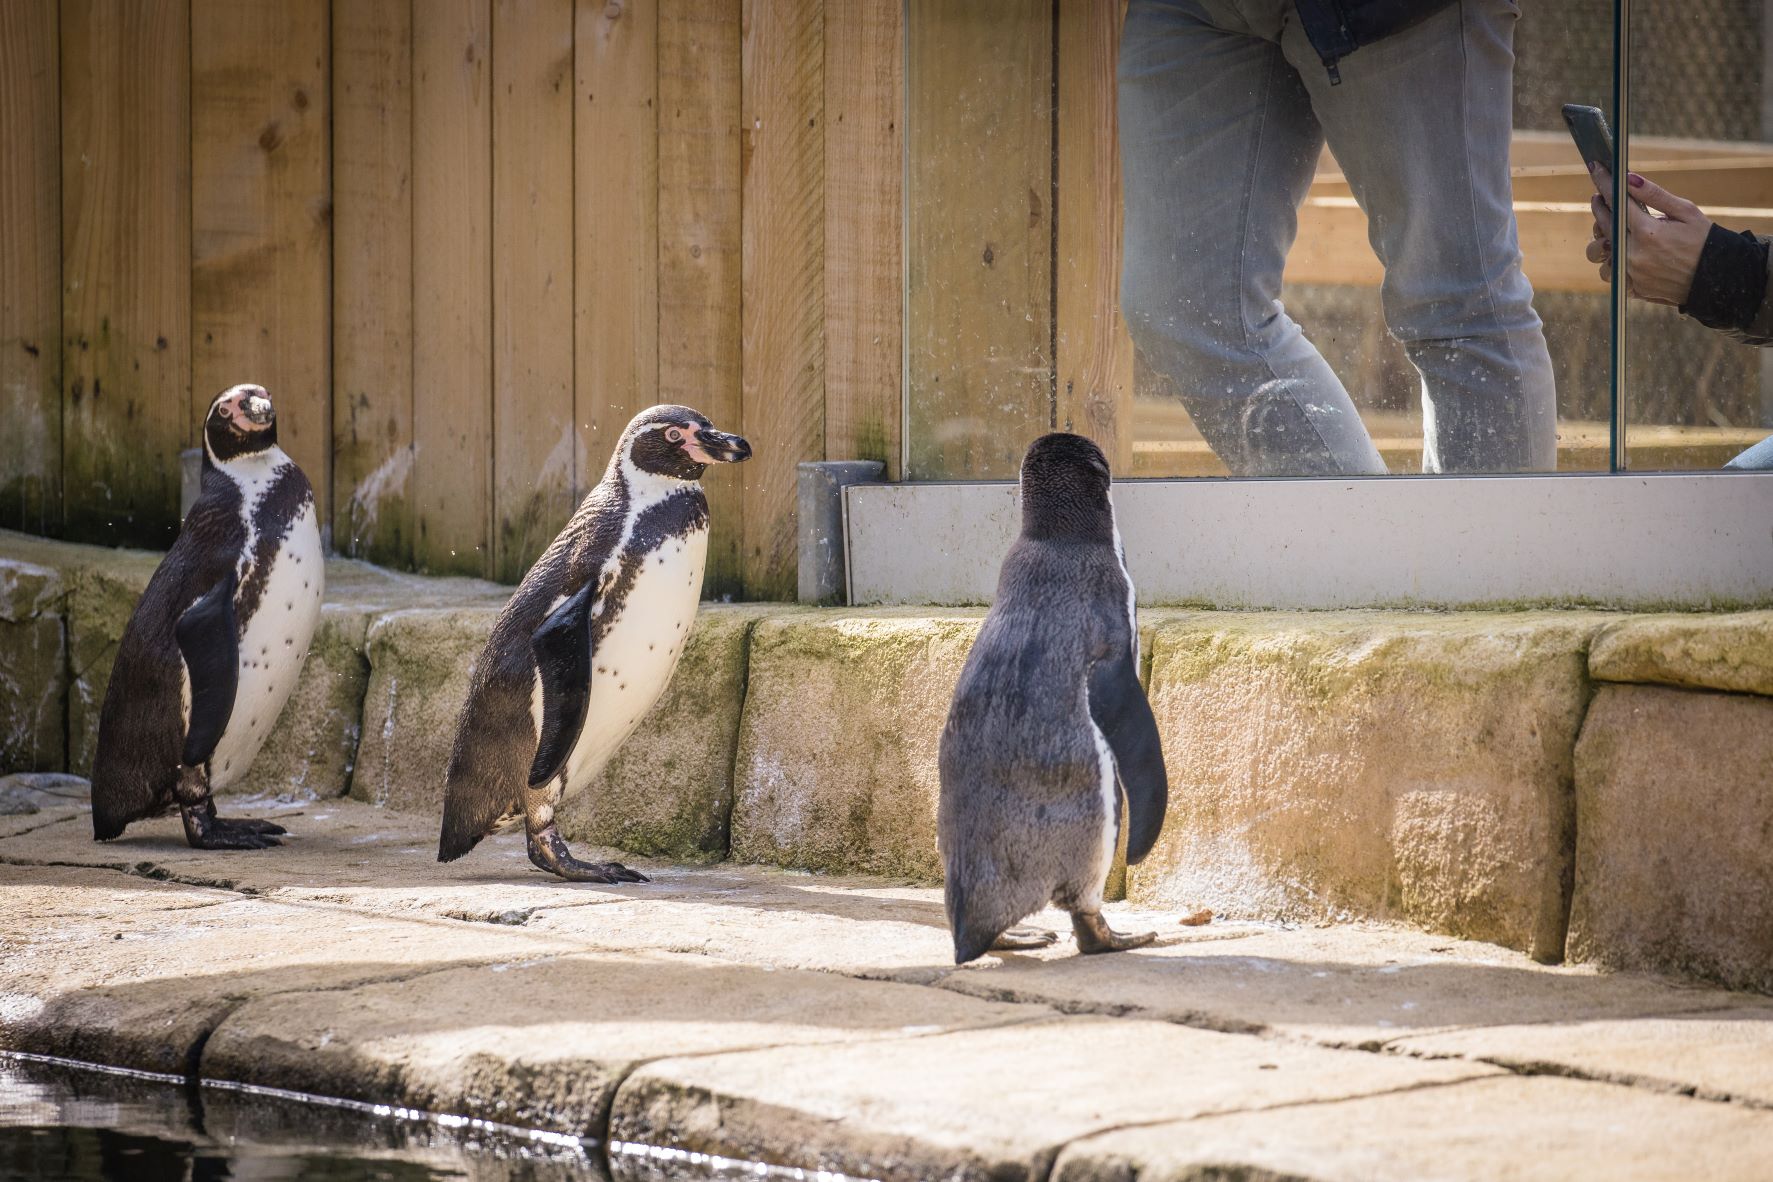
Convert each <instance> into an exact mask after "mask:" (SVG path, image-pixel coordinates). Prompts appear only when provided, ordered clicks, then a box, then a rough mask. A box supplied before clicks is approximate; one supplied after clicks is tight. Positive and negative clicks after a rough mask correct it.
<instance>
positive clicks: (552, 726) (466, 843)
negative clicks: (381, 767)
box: [437, 406, 751, 882]
mask: <svg viewBox="0 0 1773 1182" xmlns="http://www.w3.org/2000/svg"><path fill="white" fill-rule="evenodd" d="M750 456H751V445H750V444H749V443H746V442H745V441H744V440H743V439H741V438H739V437H738V436H737V435H728V434H725V433H723V432H721V431H717V430H715V429H714V424H713V423H711V422H709V421H708V419H707V418H706V417H704V416H703V415H701V414H698V413H697V412H696V411H693V410H691V409H690V408H689V407H687V406H655V407H653V408H651V409H650V410H644V411H641V412H640V413H639V414H638V415H636V416H634V419H633V421H632V422H630V423H629V424H628V426H627V428H626V429H625V430H624V431H623V432H622V436H621V438H620V439H618V440H617V441H616V447H615V453H614V454H613V455H612V456H611V457H610V461H609V467H608V468H607V469H605V471H604V474H603V480H602V481H601V482H600V483H599V484H598V485H597V487H596V488H593V489H592V490H591V491H590V492H589V493H587V494H586V496H585V499H584V501H582V502H581V503H580V505H579V508H578V510H577V512H575V513H574V514H573V516H572V520H570V521H569V522H567V524H566V528H565V529H563V530H562V531H561V532H560V536H559V537H557V538H555V539H554V542H553V544H551V545H550V546H549V547H548V549H547V551H546V552H544V553H543V555H542V556H541V557H540V558H539V559H537V560H536V564H535V565H534V566H532V567H531V568H530V570H529V573H528V574H527V575H525V576H524V578H523V582H522V583H520V584H519V585H518V587H517V591H516V593H515V594H513V595H512V596H511V601H510V602H509V603H507V604H506V605H505V610H504V611H502V612H500V613H499V618H498V622H497V623H495V624H494V625H493V631H492V635H491V636H490V637H489V638H488V639H487V642H486V648H485V650H484V651H482V653H481V654H480V659H479V661H478V662H476V664H475V666H474V673H473V676H472V679H471V681H470V684H469V687H468V701H467V703H466V705H465V706H464V707H463V709H462V715H461V719H460V721H459V722H458V723H457V725H456V738H455V747H454V750H453V751H452V753H451V755H450V761H449V772H448V776H447V779H446V782H445V785H444V794H443V833H442V836H441V838H440V840H439V842H438V847H437V859H438V861H440V862H451V861H454V860H455V859H457V858H459V857H461V856H462V855H463V854H465V853H467V852H468V851H469V850H471V849H473V848H474V846H475V845H476V844H478V843H479V841H480V839H481V838H482V837H485V836H486V835H487V834H489V833H502V832H507V831H509V830H512V829H515V828H516V827H517V826H518V825H519V824H522V825H523V826H524V828H525V830H526V831H527V833H528V835H529V857H530V861H532V862H534V863H535V864H536V865H537V866H540V867H541V868H542V869H543V870H546V871H549V872H550V873H552V874H557V875H559V876H560V877H561V878H565V879H569V880H571V881H573V882H645V881H647V880H646V877H645V876H644V875H642V874H640V873H639V872H637V871H634V870H630V869H628V868H627V867H625V866H623V865H621V864H620V863H617V862H581V861H580V860H578V859H577V858H575V857H573V856H572V854H571V853H570V852H568V850H567V848H566V842H565V841H563V840H562V839H561V836H560V833H559V831H558V830H557V829H556V828H555V826H554V810H555V809H556V808H557V807H558V806H559V804H560V801H561V800H562V798H564V797H565V796H566V795H568V794H569V793H573V792H577V791H580V790H582V789H583V788H584V787H585V786H586V785H587V784H589V783H590V782H591V780H592V779H594V778H595V777H596V775H597V773H598V772H600V771H602V770H603V766H604V764H605V763H607V762H608V761H609V758H610V756H611V755H613V754H615V752H616V749H617V748H619V747H620V746H621V745H622V743H623V742H624V741H625V740H626V739H627V738H628V736H629V734H630V733H632V732H633V730H634V727H635V725H636V724H638V723H639V722H640V720H641V718H642V717H643V716H644V715H645V714H646V712H647V710H648V709H650V708H651V707H652V704H653V703H654V702H655V701H656V700H658V697H659V695H660V693H662V692H663V691H664V689H665V686H666V684H667V683H668V682H669V681H670V680H671V673H672V670H674V669H675V668H676V667H677V659H678V657H680V656H681V655H682V654H683V646H684V643H685V641H686V640H687V639H688V637H689V633H690V629H691V628H692V627H694V626H695V621H696V605H697V603H698V602H699V601H700V599H701V596H702V568H703V565H704V560H705V558H706V557H707V553H708V500H707V497H705V496H704V495H703V493H702V486H701V483H700V482H701V479H702V474H703V473H704V472H705V471H707V469H708V465H710V464H731V463H737V462H739V461H742V460H745V459H749V458H750Z"/></svg>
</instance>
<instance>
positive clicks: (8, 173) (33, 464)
mask: <svg viewBox="0 0 1773 1182" xmlns="http://www.w3.org/2000/svg"><path fill="white" fill-rule="evenodd" d="M59 41H60V33H59V27H58V22H57V20H56V5H55V0H11V2H10V3H6V4H0V144H5V145H6V150H5V151H6V160H5V164H4V166H0V422H3V423H5V424H6V427H5V430H4V431H0V526H5V527H7V528H8V529H23V530H30V531H31V532H32V533H40V534H45V533H60V532H61V523H62V522H61V519H62V394H61V368H62V360H61V357H62V354H61V344H60V342H61V338H62V296H61V284H62V277H61V257H62V208H61V202H62V198H61V168H62V165H61V123H60V121H61V68H60V67H61V58H60V51H59V50H58V48H57V46H58V45H59Z"/></svg>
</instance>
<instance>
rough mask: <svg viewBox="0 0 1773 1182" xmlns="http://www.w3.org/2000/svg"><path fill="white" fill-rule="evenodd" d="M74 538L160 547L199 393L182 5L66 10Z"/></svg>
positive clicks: (67, 441)
mask: <svg viewBox="0 0 1773 1182" xmlns="http://www.w3.org/2000/svg"><path fill="white" fill-rule="evenodd" d="M61 17H62V36H61V90H62V95H61V102H62V148H61V159H62V372H63V375H64V378H65V380H66V383H67V397H66V400H65V401H64V404H63V416H62V425H63V439H62V464H63V488H64V493H63V503H64V506H65V521H66V529H67V533H68V536H70V537H72V538H76V539H79V540H83V541H93V542H103V543H106V544H110V545H135V546H150V547H156V548H164V547H166V546H168V545H170V544H171V543H172V539H173V537H174V536H175V535H176V534H177V532H178V523H179V463H178V453H179V449H180V448H181V447H183V446H184V445H185V444H186V442H187V441H194V439H195V436H194V435H193V434H192V433H191V429H190V427H191V424H190V413H189V407H190V400H191V170H190V163H189V160H190V156H189V149H190V142H191V106H190V94H191V86H190V83H191V39H190V33H191V19H190V9H189V7H188V4H187V2H186V0H141V2H140V3H132V4H116V3H110V2H108V0H66V2H65V3H64V4H63V5H62V10H61Z"/></svg>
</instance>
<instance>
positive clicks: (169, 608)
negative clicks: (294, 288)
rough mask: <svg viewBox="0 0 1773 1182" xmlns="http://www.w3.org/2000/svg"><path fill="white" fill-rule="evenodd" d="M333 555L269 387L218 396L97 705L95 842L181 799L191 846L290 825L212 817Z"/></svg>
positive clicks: (281, 678) (315, 603)
mask: <svg viewBox="0 0 1773 1182" xmlns="http://www.w3.org/2000/svg"><path fill="white" fill-rule="evenodd" d="M325 589H326V569H325V561H324V558H323V556H322V554H321V549H320V525H319V519H318V517H317V515H316V513H315V508H314V490H313V488H312V487H310V486H309V484H308V478H307V477H306V476H305V475H303V474H302V470H301V469H300V468H298V467H297V466H296V464H295V462H294V461H293V460H291V459H290V458H289V456H288V455H286V454H285V453H284V451H283V449H282V448H280V447H278V446H277V415H276V410H275V408H274V407H273V406H272V404H271V396H270V395H269V394H267V393H266V392H265V390H264V387H262V386H255V385H239V386H234V387H232V388H230V389H228V390H225V391H223V392H222V393H221V394H218V395H217V396H216V398H215V400H214V401H213V402H211V403H210V405H209V412H208V413H207V414H206V415H205V416H204V420H203V477H202V485H201V489H200V491H199V493H198V495H197V500H196V502H195V503H194V504H192V506H191V510H190V512H189V513H188V514H187V515H186V517H185V520H184V524H183V525H182V526H180V528H179V535H178V539H177V540H176V541H174V542H173V545H172V549H170V550H168V551H167V553H166V558H165V559H164V560H163V561H162V562H161V563H160V565H159V567H157V568H156V569H155V571H154V575H153V577H152V578H150V579H149V580H148V586H147V588H146V589H145V590H144V591H143V592H142V597H141V600H140V601H139V602H138V603H137V604H136V607H135V611H134V612H133V613H132V614H131V615H130V617H129V623H128V625H127V626H125V628H124V630H123V639H122V642H121V643H120V644H119V645H118V648H117V660H116V664H115V665H114V666H113V667H112V671H111V680H110V683H109V684H108V685H107V686H106V687H105V700H104V705H103V706H102V707H101V708H100V711H99V731H98V750H97V752H96V753H95V755H94V758H93V764H92V830H93V836H94V838H96V839H97V840H99V841H108V840H110V839H111V838H114V837H116V836H118V835H119V834H121V833H122V832H123V830H124V827H125V826H127V825H129V824H130V823H131V822H133V821H138V820H141V819H143V818H145V817H153V816H159V815H162V814H164V813H167V812H171V811H172V810H173V809H175V808H176V809H177V810H178V811H179V813H180V814H181V816H182V817H183V819H184V824H185V840H186V841H188V842H190V844H191V845H192V846H193V847H195V848H197V849H263V848H265V847H267V846H274V845H277V844H279V842H278V838H279V836H281V835H282V834H284V833H285V830H284V828H283V827H282V826H280V825H276V824H273V823H272V822H269V821H254V820H239V819H235V820H229V819H224V818H221V817H218V816H216V810H215V799H214V795H213V794H214V793H215V792H217V791H218V790H221V789H225V788H227V787H228V786H229V785H231V784H233V783H235V782H236V781H238V780H239V779H240V778H241V777H242V776H244V775H245V774H246V772H247V769H248V768H250V767H251V766H252V761H253V759H254V757H256V756H257V755H258V753H259V748H260V747H262V746H263V745H264V742H265V737H266V736H267V735H268V734H270V731H271V727H272V726H273V725H274V724H275V723H276V721H277V716H278V715H279V714H280V713H282V711H283V704H284V702H285V701H287V700H288V698H289V694H290V691H291V690H293V689H294V688H295V684H296V679H297V677H298V676H299V675H300V673H301V669H302V663H303V661H304V660H305V659H306V657H307V655H308V644H309V642H310V641H311V640H312V639H313V637H314V627H315V625H316V624H317V623H318V622H319V619H320V602H321V596H322V595H324V594H325Z"/></svg>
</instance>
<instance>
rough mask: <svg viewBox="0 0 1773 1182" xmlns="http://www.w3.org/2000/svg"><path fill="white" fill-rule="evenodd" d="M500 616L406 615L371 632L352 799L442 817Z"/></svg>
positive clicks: (454, 611) (473, 611)
mask: <svg viewBox="0 0 1773 1182" xmlns="http://www.w3.org/2000/svg"><path fill="white" fill-rule="evenodd" d="M498 616H499V609H497V608H494V607H470V608H408V609H406V610H403V611H397V612H389V613H388V614H386V615H383V616H380V617H378V618H377V619H376V620H375V621H374V622H373V623H371V624H370V626H369V631H368V636H367V639H366V641H365V645H364V647H365V650H366V652H367V654H368V658H369V683H368V686H367V688H366V690H365V692H364V696H363V733H362V738H361V740H360V741H359V743H358V746H357V763H356V766H355V768H354V770H353V772H352V775H351V796H352V798H353V799H355V800H361V801H365V802H367V803H369V804H376V805H383V806H385V807H387V808H392V809H399V810H402V811H405V812H419V813H430V814H433V815H437V816H441V815H442V809H443V777H444V773H445V772H446V771H448V769H449V752H450V747H451V745H452V744H453V743H454V742H455V734H456V720H457V718H458V717H460V715H461V712H462V705H463V703H465V702H466V701H467V700H468V679H469V677H470V676H472V674H473V670H474V662H475V661H476V660H477V659H478V658H479V656H480V650H481V649H482V648H483V647H484V646H485V645H486V638H487V637H488V636H489V635H490V634H491V633H492V627H493V623H494V622H495V621H496V620H497V619H498Z"/></svg>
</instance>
